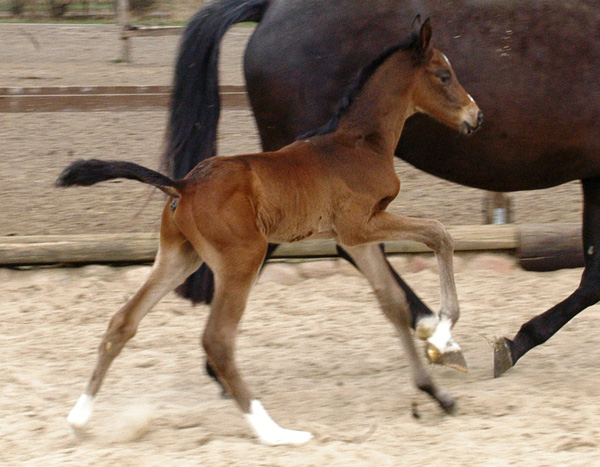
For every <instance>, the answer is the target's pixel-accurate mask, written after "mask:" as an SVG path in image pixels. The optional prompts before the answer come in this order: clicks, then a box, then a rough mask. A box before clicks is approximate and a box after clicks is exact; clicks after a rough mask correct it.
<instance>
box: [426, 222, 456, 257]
mask: <svg viewBox="0 0 600 467" xmlns="http://www.w3.org/2000/svg"><path fill="white" fill-rule="evenodd" d="M431 222H432V229H431V230H432V241H431V244H428V245H427V246H428V247H429V248H431V249H432V250H433V251H435V252H436V253H441V252H449V253H452V252H453V251H454V240H453V239H452V236H451V235H450V233H449V232H448V230H447V229H446V227H444V224H442V223H441V222H440V221H438V220H432V221H431Z"/></svg>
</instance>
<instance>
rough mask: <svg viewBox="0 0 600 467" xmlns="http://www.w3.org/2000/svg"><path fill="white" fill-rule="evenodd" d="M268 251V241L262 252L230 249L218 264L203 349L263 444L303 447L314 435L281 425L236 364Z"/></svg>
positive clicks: (260, 249) (220, 380)
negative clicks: (242, 331) (247, 313)
mask: <svg viewBox="0 0 600 467" xmlns="http://www.w3.org/2000/svg"><path fill="white" fill-rule="evenodd" d="M255 246H258V245H255ZM266 249H267V244H266V241H265V242H264V244H263V245H262V247H261V248H248V247H246V248H243V249H242V248H238V249H234V248H228V249H227V252H226V253H223V254H222V255H220V256H219V257H218V258H217V260H216V264H214V266H215V267H214V271H215V294H214V297H213V302H212V309H211V313H210V317H209V319H208V323H207V325H206V329H205V331H204V335H203V337H202V345H203V347H204V349H205V350H206V354H207V357H208V362H209V364H210V367H211V368H212V370H213V371H214V373H215V376H216V377H217V379H218V381H219V382H220V383H221V385H222V386H223V388H225V390H226V391H227V392H228V393H229V394H230V395H231V396H232V397H233V399H234V400H235V401H236V403H237V404H238V406H239V407H240V408H241V410H242V412H243V413H244V416H245V418H246V421H247V422H248V424H249V425H250V427H251V428H252V430H253V431H254V433H255V434H256V435H257V436H258V438H259V440H260V441H261V442H262V443H264V444H268V445H278V444H291V445H299V444H303V443H305V442H307V441H308V440H310V439H311V437H312V435H311V434H310V433H308V432H305V431H296V430H288V429H284V428H281V427H280V426H279V425H277V423H275V422H274V421H273V420H272V419H271V418H270V417H269V415H268V413H267V412H266V410H265V409H264V408H263V406H262V404H261V403H260V401H259V400H258V399H256V398H255V397H254V396H253V395H252V393H251V392H250V390H249V388H248V386H247V385H246V383H245V382H244V380H243V379H242V377H241V375H240V372H239V370H238V368H237V365H236V363H235V356H234V349H235V340H236V335H237V328H238V324H239V322H240V319H241V318H242V314H243V312H244V309H245V307H246V301H247V299H248V295H249V293H250V289H251V287H252V285H253V284H254V281H255V280H256V277H257V275H258V271H259V269H260V267H261V265H262V261H263V258H264V255H265V252H266Z"/></svg>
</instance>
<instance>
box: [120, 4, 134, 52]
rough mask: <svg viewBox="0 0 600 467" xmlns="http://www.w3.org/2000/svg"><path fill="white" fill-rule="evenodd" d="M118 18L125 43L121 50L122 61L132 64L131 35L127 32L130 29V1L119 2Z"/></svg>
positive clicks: (122, 39)
mask: <svg viewBox="0 0 600 467" xmlns="http://www.w3.org/2000/svg"><path fill="white" fill-rule="evenodd" d="M117 16H118V19H119V26H120V28H121V41H123V44H122V48H121V60H123V61H124V62H126V63H130V62H131V49H130V44H129V35H127V34H126V31H127V30H128V29H129V0H117Z"/></svg>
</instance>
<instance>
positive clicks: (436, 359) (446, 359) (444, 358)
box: [426, 343, 469, 373]
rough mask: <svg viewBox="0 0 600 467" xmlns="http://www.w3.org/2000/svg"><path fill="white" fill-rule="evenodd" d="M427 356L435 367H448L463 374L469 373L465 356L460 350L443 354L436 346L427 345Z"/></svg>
mask: <svg viewBox="0 0 600 467" xmlns="http://www.w3.org/2000/svg"><path fill="white" fill-rule="evenodd" d="M426 354H427V360H429V363H433V364H434V365H443V366H447V367H448V368H454V369H455V370H458V371H462V372H463V373H467V372H468V371H469V367H468V365H467V361H466V360H465V356H464V355H463V353H462V351H461V350H460V349H458V350H449V351H447V352H444V353H441V352H440V351H439V349H437V348H436V347H435V346H434V345H431V344H430V343H427V348H426Z"/></svg>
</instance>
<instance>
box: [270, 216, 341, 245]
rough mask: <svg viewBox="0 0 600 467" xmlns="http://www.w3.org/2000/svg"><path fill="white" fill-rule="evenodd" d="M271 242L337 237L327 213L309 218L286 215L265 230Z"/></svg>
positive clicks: (292, 241)
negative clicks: (295, 217) (300, 218)
mask: <svg viewBox="0 0 600 467" xmlns="http://www.w3.org/2000/svg"><path fill="white" fill-rule="evenodd" d="M265 234H266V237H267V240H268V241H269V242H270V243H294V242H300V241H302V240H307V239H311V240H324V239H329V238H335V237H336V232H335V230H334V228H333V223H332V220H331V218H329V217H328V216H325V215H318V216H311V217H310V218H308V219H302V220H300V221H299V220H298V219H294V218H292V217H286V218H284V219H282V220H281V221H280V222H278V223H277V225H276V226H273V227H272V228H271V229H269V231H268V232H265Z"/></svg>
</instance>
